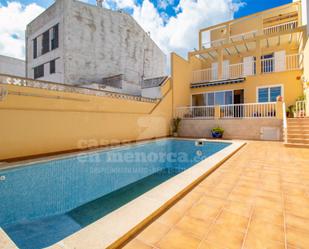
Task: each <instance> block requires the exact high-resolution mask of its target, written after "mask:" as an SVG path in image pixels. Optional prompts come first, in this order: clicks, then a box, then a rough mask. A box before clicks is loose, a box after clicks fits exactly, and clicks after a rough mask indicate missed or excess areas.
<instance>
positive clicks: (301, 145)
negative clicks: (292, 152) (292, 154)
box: [284, 143, 309, 149]
mask: <svg viewBox="0 0 309 249" xmlns="http://www.w3.org/2000/svg"><path fill="white" fill-rule="evenodd" d="M284 146H286V147H295V148H308V149H309V144H298V143H284Z"/></svg>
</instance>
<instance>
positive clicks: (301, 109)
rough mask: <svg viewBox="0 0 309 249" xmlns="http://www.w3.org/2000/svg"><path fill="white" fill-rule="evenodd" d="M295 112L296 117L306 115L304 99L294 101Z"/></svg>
mask: <svg viewBox="0 0 309 249" xmlns="http://www.w3.org/2000/svg"><path fill="white" fill-rule="evenodd" d="M295 113H296V117H297V118H303V117H305V116H306V101H305V100H301V101H296V103H295Z"/></svg>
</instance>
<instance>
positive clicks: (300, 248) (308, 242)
mask: <svg viewBox="0 0 309 249" xmlns="http://www.w3.org/2000/svg"><path fill="white" fill-rule="evenodd" d="M287 243H288V245H290V246H294V247H295V248H297V249H307V248H309V233H308V232H304V231H302V230H296V229H289V228H288V229H287Z"/></svg>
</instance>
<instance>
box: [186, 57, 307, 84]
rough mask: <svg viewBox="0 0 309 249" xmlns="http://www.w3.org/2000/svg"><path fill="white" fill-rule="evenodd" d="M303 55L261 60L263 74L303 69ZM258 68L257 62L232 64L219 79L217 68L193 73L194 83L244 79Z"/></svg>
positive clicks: (223, 69) (224, 68)
mask: <svg viewBox="0 0 309 249" xmlns="http://www.w3.org/2000/svg"><path fill="white" fill-rule="evenodd" d="M302 64H303V56H302V54H290V55H285V56H284V57H283V56H282V57H281V58H276V57H273V58H267V59H261V74H268V73H274V72H284V71H293V70H300V69H302ZM256 72H257V68H256V62H255V61H248V62H246V63H243V62H242V63H237V64H231V65H228V66H223V67H222V76H221V77H219V74H218V69H217V68H206V69H202V70H196V71H193V72H192V83H193V84H194V83H205V82H213V81H217V80H228V79H238V78H244V77H246V76H254V75H256Z"/></svg>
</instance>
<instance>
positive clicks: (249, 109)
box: [220, 102, 276, 118]
mask: <svg viewBox="0 0 309 249" xmlns="http://www.w3.org/2000/svg"><path fill="white" fill-rule="evenodd" d="M274 117H276V102H268V103H248V104H232V105H221V106H220V118H274Z"/></svg>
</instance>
